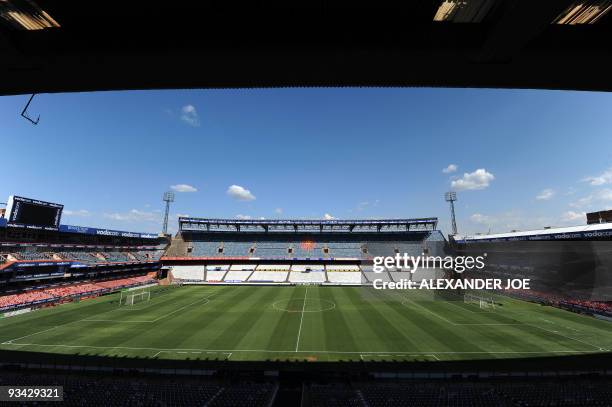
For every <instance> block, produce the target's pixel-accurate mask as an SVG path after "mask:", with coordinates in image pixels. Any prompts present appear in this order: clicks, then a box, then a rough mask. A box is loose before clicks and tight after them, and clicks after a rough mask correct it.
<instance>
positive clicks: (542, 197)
mask: <svg viewBox="0 0 612 407" xmlns="http://www.w3.org/2000/svg"><path fill="white" fill-rule="evenodd" d="M553 196H555V191H554V190H552V189H550V188H546V189H543V190H542V192H540V193H539V194H538V195H537V196H536V199H537V200H538V201H548V200H549V199H551V198H552V197H553Z"/></svg>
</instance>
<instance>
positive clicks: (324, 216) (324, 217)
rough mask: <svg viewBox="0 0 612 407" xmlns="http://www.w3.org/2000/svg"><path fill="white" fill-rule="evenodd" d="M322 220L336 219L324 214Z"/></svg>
mask: <svg viewBox="0 0 612 407" xmlns="http://www.w3.org/2000/svg"><path fill="white" fill-rule="evenodd" d="M323 219H325V220H332V219H336V218H334V217H333V216H331V215H330V214H329V213H326V214H325V215H323Z"/></svg>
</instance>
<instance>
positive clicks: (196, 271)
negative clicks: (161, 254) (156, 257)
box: [172, 266, 206, 281]
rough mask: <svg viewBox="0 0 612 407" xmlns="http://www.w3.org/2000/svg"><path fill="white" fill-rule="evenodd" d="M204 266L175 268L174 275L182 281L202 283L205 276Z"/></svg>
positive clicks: (173, 268) (173, 269)
mask: <svg viewBox="0 0 612 407" xmlns="http://www.w3.org/2000/svg"><path fill="white" fill-rule="evenodd" d="M205 271H206V270H205V267H204V266H173V267H172V275H173V277H174V278H177V279H180V280H192V281H202V280H204V276H205Z"/></svg>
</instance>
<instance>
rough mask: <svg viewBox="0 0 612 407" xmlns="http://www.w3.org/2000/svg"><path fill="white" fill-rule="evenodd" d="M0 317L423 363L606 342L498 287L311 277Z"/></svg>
mask: <svg viewBox="0 0 612 407" xmlns="http://www.w3.org/2000/svg"><path fill="white" fill-rule="evenodd" d="M119 298H120V297H119V294H112V295H108V296H103V297H99V298H96V299H92V300H86V301H81V302H74V303H70V304H65V305H61V306H57V307H52V308H47V309H42V310H38V311H35V312H30V313H27V314H22V315H18V316H14V317H9V318H4V319H0V348H1V349H5V350H13V351H19V350H22V351H31V352H50V353H62V354H77V353H78V354H80V355H100V356H115V357H139V358H157V359H194V360H197V359H200V360H206V359H209V360H215V359H216V360H230V361H231V360H256V361H262V360H281V361H286V360H289V361H291V360H300V361H303V360H306V361H312V362H321V361H340V360H342V361H360V360H364V361H431V362H436V361H440V360H466V359H491V358H493V359H494V358H515V357H529V356H558V355H572V354H573V355H575V354H587V353H602V352H609V351H610V349H612V323H610V322H606V321H602V320H597V319H595V318H591V317H586V316H581V315H578V314H573V313H570V312H567V311H563V310H560V309H556V308H552V307H545V306H540V305H537V304H532V303H528V302H524V301H520V300H516V299H511V298H508V297H504V296H497V297H495V302H496V303H497V305H496V306H495V308H492V309H491V308H484V309H483V308H480V306H479V304H471V303H464V301H463V300H462V299H457V300H456V301H442V300H434V299H433V298H432V297H431V294H430V293H424V292H415V291H410V292H407V291H399V290H374V289H373V288H365V287H323V286H286V287H285V286H283V287H281V286H259V287H253V286H183V287H154V288H152V289H151V298H150V300H149V301H146V302H141V303H137V304H135V305H131V306H128V305H121V306H120V305H119Z"/></svg>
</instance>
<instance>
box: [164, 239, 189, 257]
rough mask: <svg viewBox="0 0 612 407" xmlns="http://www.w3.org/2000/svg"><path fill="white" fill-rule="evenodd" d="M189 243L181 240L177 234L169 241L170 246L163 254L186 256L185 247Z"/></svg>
mask: <svg viewBox="0 0 612 407" xmlns="http://www.w3.org/2000/svg"><path fill="white" fill-rule="evenodd" d="M188 246H189V244H188V243H187V242H186V241H184V240H183V238H182V237H181V236H180V234H179V235H177V236H175V237H174V238H173V239H172V241H171V242H170V246H169V247H168V250H167V251H166V253H165V254H164V255H165V256H170V257H183V256H187V255H188V254H187V247H188Z"/></svg>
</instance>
